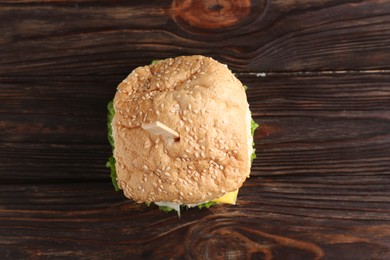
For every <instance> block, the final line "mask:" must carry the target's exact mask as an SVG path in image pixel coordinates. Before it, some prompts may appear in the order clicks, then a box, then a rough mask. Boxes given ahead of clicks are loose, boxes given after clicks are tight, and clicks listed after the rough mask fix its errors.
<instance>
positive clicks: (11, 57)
mask: <svg viewBox="0 0 390 260" xmlns="http://www.w3.org/2000/svg"><path fill="white" fill-rule="evenodd" d="M389 46H390V1H382V0H373V1H363V0H354V1H346V0H345V1H344V0H337V1H334V0H325V1H306V0H301V1H291V0H288V1H284V0H274V1H271V0H251V1H249V0H245V1H232V0H219V1H213V0H204V1H195V0H173V1H125V0H116V1H108V0H103V1H95V0H72V1H64V0H56V1H52V0H21V1H9V0H0V158H1V159H0V258H1V259H58V258H70V259H75V258H76V259H123V258H126V259H353V260H355V259H390V163H389V162H390V87H389V86H390V85H389V82H390V47H389ZM187 54H203V55H206V56H212V57H214V58H216V59H217V60H219V61H221V62H223V63H226V64H228V65H229V68H231V69H232V70H233V71H234V72H235V73H237V77H238V78H239V79H240V80H242V82H243V83H244V84H245V85H247V86H248V90H247V94H248V100H249V103H250V106H251V110H252V112H253V116H254V118H255V120H256V121H257V122H258V123H260V125H261V127H260V129H259V130H258V131H257V132H256V134H255V141H256V149H257V156H258V158H257V159H255V160H254V162H253V168H252V173H251V178H249V179H248V180H247V182H245V185H244V186H243V187H242V188H241V190H240V193H239V198H238V203H237V205H236V206H227V205H223V206H222V205H217V206H215V207H213V208H210V209H203V210H198V209H191V210H188V211H185V212H183V214H182V217H181V218H178V217H177V216H176V215H175V214H174V213H168V214H166V213H163V212H160V211H159V210H158V209H157V207H156V206H151V207H149V208H148V207H147V206H145V205H143V204H135V203H133V202H131V201H129V200H127V199H125V197H124V196H123V195H122V194H121V193H120V192H115V191H114V189H113V187H112V184H111V180H110V177H109V172H108V169H106V168H105V162H106V159H107V158H108V156H109V155H110V153H111V148H110V146H109V144H108V141H107V138H106V104H107V102H108V101H109V100H111V99H112V97H113V95H114V92H115V88H116V86H117V84H118V83H119V82H120V81H121V80H122V79H123V78H124V77H125V76H126V75H127V74H128V73H130V72H131V71H132V70H133V69H134V68H135V67H138V66H140V65H144V64H148V63H150V62H151V61H152V60H154V59H161V58H165V57H173V56H178V55H187Z"/></svg>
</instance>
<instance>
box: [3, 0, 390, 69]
mask: <svg viewBox="0 0 390 260" xmlns="http://www.w3.org/2000/svg"><path fill="white" fill-rule="evenodd" d="M188 2H190V1H173V3H172V1H143V2H142V1H141V2H135V3H134V2H131V3H130V2H128V1H116V2H115V4H111V2H110V1H102V2H96V1H71V2H64V1H18V2H14V1H0V20H1V21H2V33H1V34H0V50H1V51H0V68H1V69H0V76H10V75H14V76H23V75H113V74H115V75H118V74H119V75H124V74H126V73H128V72H129V71H130V70H131V69H133V68H135V67H136V66H139V65H140V64H147V63H149V62H150V61H151V60H153V59H161V58H165V57H172V56H177V55H189V54H194V53H197V54H203V55H207V56H212V57H215V58H216V59H218V60H220V61H221V62H223V63H227V64H229V65H230V66H231V68H232V69H234V70H235V71H257V72H262V71H301V70H305V71H307V70H309V71H313V70H314V71H322V70H367V69H368V70H370V69H390V62H389V61H390V47H389V46H390V40H389V39H390V3H389V2H387V1H380V0H375V1H355V2H353V3H352V2H350V1H331V0H327V1H298V2H297V1H285V0H283V1H282V0H279V1H265V0H263V1H261V0H259V1H250V3H249V1H244V2H230V1H220V2H219V5H216V4H215V3H214V1H201V2H200V3H198V6H190V8H184V7H183V6H184V5H185V4H187V3H188ZM193 4H194V5H196V2H194V3H193ZM236 5H237V6H236ZM182 7H183V8H184V9H183V8H182ZM200 11H202V13H199V12H200ZM59 17H61V19H60V20H59V19H58V18H59Z"/></svg>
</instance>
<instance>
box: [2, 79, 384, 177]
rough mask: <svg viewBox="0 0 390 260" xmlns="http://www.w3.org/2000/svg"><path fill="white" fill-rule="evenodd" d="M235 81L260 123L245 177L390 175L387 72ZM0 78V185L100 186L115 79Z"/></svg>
mask: <svg viewBox="0 0 390 260" xmlns="http://www.w3.org/2000/svg"><path fill="white" fill-rule="evenodd" d="M238 77H239V78H240V79H241V80H242V81H243V82H244V83H245V84H246V85H247V86H249V87H248V92H247V93H248V99H249V103H250V105H251V109H252V112H253V114H254V118H255V120H256V121H257V122H259V123H260V124H261V127H260V129H259V130H258V131H257V132H256V135H255V141H256V149H257V155H258V158H257V159H256V160H254V162H253V171H252V176H266V175H302V174H303V175H351V176H364V175H389V174H390V165H389V163H388V162H389V161H390V89H389V87H388V82H389V81H390V75H389V74H387V73H374V74H370V73H366V74H359V73H358V74H354V73H346V74H338V75H332V76H328V75H267V76H266V77H257V76H256V75H252V74H238ZM30 80H31V82H30V83H26V81H30ZM3 81H6V83H4V84H1V85H0V87H1V88H2V89H4V90H5V91H4V92H1V93H2V95H0V111H1V113H2V115H1V117H0V127H1V129H2V131H0V141H1V142H2V143H3V144H1V149H0V155H1V158H2V160H1V161H0V169H1V170H0V173H1V174H0V179H2V180H9V178H10V176H12V178H14V179H15V180H18V181H21V180H23V179H26V180H31V179H49V180H55V179H77V178H78V176H82V177H80V178H92V179H95V178H98V179H100V180H102V181H109V180H108V179H106V174H107V172H106V169H105V168H104V163H105V161H106V159H107V157H108V156H109V153H110V147H109V144H108V141H107V138H106V102H107V101H108V100H110V99H111V98H112V95H113V91H114V89H115V86H116V84H117V83H115V82H116V81H118V80H117V79H116V77H112V78H109V79H108V80H107V81H104V80H100V78H98V79H95V80H94V81H93V80H91V81H90V82H89V83H86V82H87V81H88V78H82V79H78V80H76V79H74V78H73V79H68V80H63V79H61V77H54V78H51V79H48V80H46V81H45V82H41V80H40V78H38V80H37V81H33V80H32V79H31V78H26V79H24V81H23V82H22V83H21V82H20V81H21V79H19V78H7V80H5V79H3ZM99 82H101V83H99ZM18 84H19V85H20V86H21V88H18V87H17V86H18ZM27 85H28V87H27ZM80 86H82V87H80ZM90 93H93V94H90ZM32 108H34V109H32ZM7 111H9V112H7ZM83 145H84V146H83ZM85 157H87V158H85ZM34 158H39V160H35V159H34ZM74 166H77V167H74ZM53 170H55V172H57V173H56V174H53V173H52V171H53ZM9 173H12V175H10V174H9Z"/></svg>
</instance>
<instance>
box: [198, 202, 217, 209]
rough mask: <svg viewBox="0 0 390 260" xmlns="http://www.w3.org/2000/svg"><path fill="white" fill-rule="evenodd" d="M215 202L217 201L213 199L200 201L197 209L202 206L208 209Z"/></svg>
mask: <svg viewBox="0 0 390 260" xmlns="http://www.w3.org/2000/svg"><path fill="white" fill-rule="evenodd" d="M215 204H218V203H217V202H215V201H208V202H204V203H202V204H199V205H198V208H199V209H203V208H206V209H208V208H210V207H211V206H213V205H215Z"/></svg>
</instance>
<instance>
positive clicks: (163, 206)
mask: <svg viewBox="0 0 390 260" xmlns="http://www.w3.org/2000/svg"><path fill="white" fill-rule="evenodd" d="M244 88H245V90H246V89H247V88H246V86H244ZM107 109H108V115H107V131H108V141H109V142H110V144H111V148H112V151H114V148H115V144H114V138H113V135H112V131H113V128H112V120H113V118H114V115H115V110H114V106H113V101H111V102H109V103H108V106H107ZM245 120H246V122H247V126H248V127H247V137H248V153H249V162H248V163H249V166H251V165H252V161H253V159H255V158H256V149H255V148H254V146H255V143H254V137H253V136H254V133H255V130H256V128H257V127H259V125H258V124H257V123H256V122H255V121H254V120H253V118H252V115H251V112H250V110H249V107H248V111H247V113H246V118H245ZM106 166H107V168H110V170H111V181H112V184H113V186H114V188H115V191H119V190H120V188H119V186H118V182H117V176H116V169H115V158H114V156H113V155H112V156H111V157H110V158H109V159H108V161H107V163H106ZM248 177H249V176H248ZM237 194H238V189H237V190H234V191H231V192H228V193H226V194H225V195H223V196H222V197H220V198H217V199H214V200H212V201H206V202H202V203H199V204H187V205H181V204H178V203H173V202H154V203H155V204H156V205H158V206H159V208H160V210H162V211H164V212H169V211H172V210H175V211H177V213H178V215H179V216H180V207H181V206H185V207H188V208H192V207H198V208H200V209H201V208H209V207H211V206H212V205H214V204H217V203H225V204H233V205H234V204H236V200H237ZM147 204H148V205H150V203H147Z"/></svg>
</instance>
